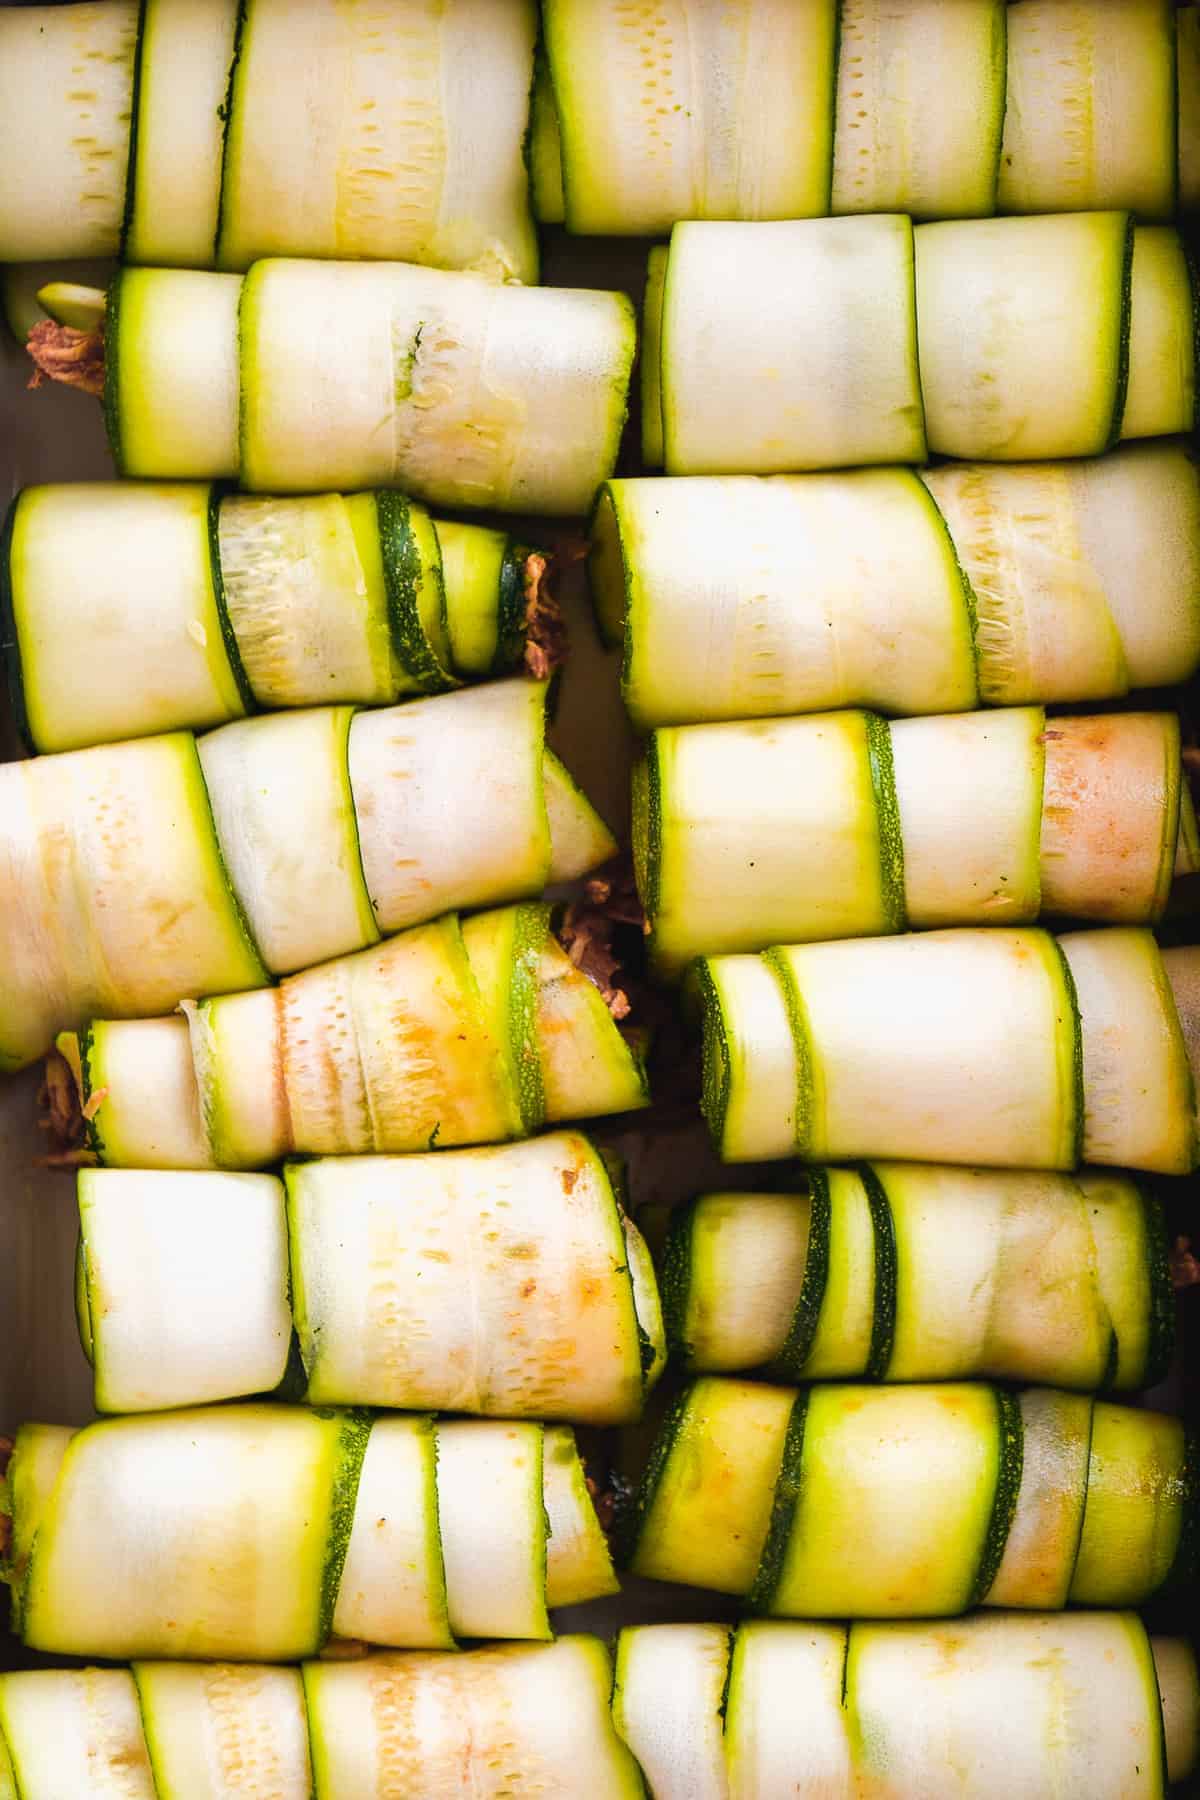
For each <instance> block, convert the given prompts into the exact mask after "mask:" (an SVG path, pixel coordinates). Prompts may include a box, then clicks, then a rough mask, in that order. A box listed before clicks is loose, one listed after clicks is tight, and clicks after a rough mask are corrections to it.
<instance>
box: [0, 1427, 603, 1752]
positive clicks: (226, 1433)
mask: <svg viewBox="0 0 1200 1800" xmlns="http://www.w3.org/2000/svg"><path fill="white" fill-rule="evenodd" d="M45 1437H46V1428H44V1427H38V1426H26V1427H23V1428H22V1429H21V1430H20V1431H19V1432H18V1434H17V1438H16V1447H15V1449H14V1451H13V1454H12V1460H11V1462H10V1465H9V1475H8V1486H7V1490H6V1496H7V1497H6V1503H5V1510H6V1512H7V1514H8V1516H9V1518H10V1519H11V1522H12V1551H11V1555H10V1557H9V1559H8V1561H7V1563H6V1565H5V1572H4V1578H5V1580H6V1581H8V1583H9V1584H10V1586H11V1589H12V1604H13V1624H14V1628H15V1629H17V1630H18V1631H19V1632H20V1634H21V1636H22V1638H23V1640H24V1642H25V1643H26V1644H27V1645H28V1646H29V1647H30V1648H31V1649H34V1648H40V1649H43V1650H49V1651H53V1652H55V1653H59V1654H65V1655H82V1656H100V1657H105V1658H109V1659H111V1658H121V1657H133V1656H150V1657H161V1656H169V1657H182V1658H216V1659H219V1658H223V1657H224V1658H229V1657H236V1658H241V1657H246V1658H251V1659H253V1658H262V1659H264V1660H269V1659H278V1660H280V1661H288V1660H295V1659H296V1658H298V1657H301V1656H310V1655H313V1654H315V1653H316V1652H317V1651H319V1650H320V1649H322V1648H323V1647H324V1646H325V1645H326V1644H327V1643H329V1642H330V1641H331V1640H332V1639H356V1640H366V1641H369V1642H374V1643H382V1644H394V1645H400V1646H404V1647H409V1646H412V1647H430V1648H449V1647H452V1646H453V1645H454V1643H455V1642H456V1640H457V1639H459V1638H476V1637H513V1638H548V1637H549V1636H550V1635H551V1630H550V1622H549V1618H548V1613H547V1608H548V1607H551V1606H554V1605H557V1604H559V1603H560V1597H572V1598H588V1599H590V1598H594V1597H596V1596H597V1595H600V1594H606V1593H610V1592H612V1591H613V1590H614V1588H615V1585H616V1584H615V1579H614V1576H613V1572H612V1564H611V1561H610V1560H609V1558H608V1555H607V1549H606V1545H605V1539H604V1535H603V1532H602V1531H601V1528H600V1524H599V1521H598V1519H597V1517H596V1514H595V1511H594V1509H593V1508H592V1504H591V1500H590V1498H589V1495H588V1490H587V1487H586V1483H585V1481H584V1478H583V1474H582V1471H581V1469H580V1468H579V1466H578V1457H577V1453H576V1451H575V1449H574V1442H573V1439H572V1438H571V1435H570V1433H569V1432H567V1431H566V1430H565V1428H555V1430H554V1431H549V1430H547V1429H546V1428H544V1427H543V1426H542V1425H540V1424H535V1423H532V1422H523V1421H513V1420H478V1419H458V1420H449V1421H438V1420H433V1419H431V1418H430V1417H428V1415H424V1414H419V1413H384V1414H378V1415H374V1414H371V1413H367V1412H359V1411H353V1412H352V1411H345V1410H341V1409H338V1408H331V1407H324V1408H320V1409H317V1410H312V1411H310V1410H307V1409H303V1408H299V1407H288V1406H280V1405H268V1404H264V1403H256V1404H249V1405H242V1406H225V1407H208V1408H194V1409H192V1410H191V1411H188V1412H159V1413H152V1414H147V1415H144V1416H141V1417H124V1418H118V1419H107V1420H103V1421H101V1422H100V1423H98V1424H93V1425H88V1426H85V1427H84V1428H83V1429H82V1430H81V1431H78V1432H75V1433H71V1432H69V1431H63V1432H59V1433H57V1434H56V1435H55V1436H54V1439H53V1442H52V1444H50V1445H49V1447H46V1446H45V1445H44V1439H45ZM551 1520H556V1521H557V1522H558V1523H557V1525H556V1527H555V1531H554V1535H553V1536H551V1524H550V1521H551ZM5 1729H6V1730H7V1728H6V1727H5Z"/></svg>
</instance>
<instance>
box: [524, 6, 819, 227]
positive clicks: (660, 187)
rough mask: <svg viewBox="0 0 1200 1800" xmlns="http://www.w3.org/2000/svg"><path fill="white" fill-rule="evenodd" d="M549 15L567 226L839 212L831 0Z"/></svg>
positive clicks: (573, 10)
mask: <svg viewBox="0 0 1200 1800" xmlns="http://www.w3.org/2000/svg"><path fill="white" fill-rule="evenodd" d="M544 13H545V33H546V50H547V54H548V58H549V65H550V74H551V77H552V81H553V91H554V99H555V101H556V102H557V111H558V122H559V130H560V133H561V143H562V180H563V192H564V210H565V216H566V222H567V228H568V230H571V231H581V232H601V233H612V232H616V233H626V234H627V233H643V234H644V233H654V232H660V231H669V230H670V228H671V226H672V225H673V224H674V223H675V221H676V220H677V219H744V218H754V219H796V218H805V217H809V216H811V215H813V214H817V213H823V212H826V211H827V210H828V207H829V186H830V168H831V163H832V157H833V142H832V140H833V107H834V95H835V87H836V80H837V72H836V65H837V8H836V6H835V5H834V4H833V0H810V3H809V4H806V5H803V6H794V5H789V4H787V3H786V0H765V3H764V0H757V3H756V0H738V3H737V4H735V5H732V6H719V7H713V6H709V5H706V4H704V0H667V3H666V4H665V5H659V6H656V7H645V6H634V7H616V8H614V7H612V6H609V5H607V4H606V0H549V3H548V4H547V5H546V7H545V8H544ZM599 69H602V70H603V78H602V79H599V80H598V79H597V71H598V70H599Z"/></svg>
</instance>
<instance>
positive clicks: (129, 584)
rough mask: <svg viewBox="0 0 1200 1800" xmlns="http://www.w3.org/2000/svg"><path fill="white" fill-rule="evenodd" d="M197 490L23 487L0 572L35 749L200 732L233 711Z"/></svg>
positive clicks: (232, 670)
mask: <svg viewBox="0 0 1200 1800" xmlns="http://www.w3.org/2000/svg"><path fill="white" fill-rule="evenodd" d="M209 507H210V500H209V490H208V489H207V487H203V486H199V485H195V486H179V487H165V486H150V485H145V486H136V487H135V486H124V485H122V486H117V485H115V484H113V483H72V484H71V485H70V486H69V487H68V486H57V487H44V488H26V489H25V490H24V492H23V493H22V494H21V496H20V498H19V499H18V500H17V502H16V506H15V511H14V514H13V520H12V525H11V528H10V535H9V537H8V544H7V554H8V569H7V581H8V588H9V595H10V603H11V607H12V620H13V626H14V634H15V639H16V642H15V646H14V650H13V652H12V653H11V654H14V655H15V657H16V659H17V670H18V675H17V679H18V681H19V687H20V693H21V696H22V699H23V713H24V723H25V726H26V729H27V731H28V735H29V738H30V740H31V742H32V744H33V747H34V749H35V750H38V751H43V752H44V751H53V750H74V749H78V748H81V747H83V746H85V745H88V744H96V743H103V742H106V741H112V740H113V739H118V738H129V737H140V736H144V735H149V734H151V733H154V732H158V731H169V730H171V729H172V728H173V727H175V726H177V725H179V724H186V725H194V726H196V727H197V728H203V727H204V726H208V725H220V724H222V723H224V721H225V720H227V719H233V718H238V717H240V715H241V714H242V713H243V712H244V711H245V710H246V706H245V701H244V699H243V695H242V691H241V685H240V682H239V680H238V671H237V667H236V665H235V663H234V661H233V659H232V658H231V656H230V653H229V649H228V646H227V644H226V639H225V622H224V619H223V616H222V610H221V602H220V596H219V592H218V590H217V588H216V585H215V583H214V579H213V568H212V562H211V557H210V546H209Z"/></svg>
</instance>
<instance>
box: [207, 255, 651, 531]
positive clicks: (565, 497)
mask: <svg viewBox="0 0 1200 1800" xmlns="http://www.w3.org/2000/svg"><path fill="white" fill-rule="evenodd" d="M634 338H635V326H634V320H633V314H632V308H631V306H630V304H629V302H628V300H626V299H625V298H624V296H622V295H617V294H607V293H598V292H592V291H586V290H583V289H570V290H567V289H564V288H526V287H520V286H515V285H511V286H503V285H500V284H497V283H495V282H492V281H487V280H485V279H484V278H483V277H481V276H476V275H467V274H448V273H446V272H444V271H441V270H431V269H421V268H417V267H409V266H406V265H403V264H388V265H384V264H380V265H376V266H374V267H365V266H362V265H359V264H349V263H303V262H288V261H268V262H261V263H257V264H255V266H254V268H253V269H252V271H251V272H250V274H249V275H248V276H247V277H246V280H245V290H244V293H243V296H242V302H241V311H240V368H241V395H242V398H241V440H240V467H241V480H242V485H243V486H244V487H246V488H249V489H252V490H256V491H259V492H272V491H278V492H281V493H293V492H303V491H306V490H312V489H321V488H328V487H347V488H358V487H375V486H379V487H397V486H399V487H403V488H405V489H407V491H408V492H410V493H412V494H414V495H415V496H416V497H417V498H418V499H421V500H426V501H431V502H436V503H438V504H441V505H444V506H465V507H480V506H488V507H494V508H498V509H499V510H501V511H535V512H545V513H578V512H584V511H586V509H587V507H588V506H589V505H590V504H591V500H592V496H593V494H594V493H595V491H596V488H597V487H598V486H599V484H600V483H601V482H602V481H603V480H605V478H606V477H607V476H608V475H610V474H611V473H612V467H613V463H614V461H615V459H616V454H617V444H618V440H619V438H620V435H621V428H622V425H623V423H624V417H625V397H626V390H627V387H628V383H629V376H630V369H631V366H632V361H633V349H634Z"/></svg>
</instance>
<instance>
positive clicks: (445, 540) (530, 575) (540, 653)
mask: <svg viewBox="0 0 1200 1800" xmlns="http://www.w3.org/2000/svg"><path fill="white" fill-rule="evenodd" d="M0 544H2V548H0V562H2V565H3V566H2V567H0V604H2V605H3V606H4V607H5V608H6V610H7V615H8V617H9V619H10V621H11V623H10V628H9V631H8V633H7V638H8V641H7V642H6V646H5V648H6V652H7V657H8V663H9V685H10V689H11V691H12V696H13V701H14V706H15V708H16V711H17V716H18V720H19V722H20V723H21V724H22V726H23V728H24V731H25V735H26V737H27V738H28V740H29V742H30V743H31V745H32V746H33V748H34V749H36V750H39V751H54V750H72V749H78V748H83V747H84V746H86V745H89V744H96V743H107V742H112V741H113V740H115V739H122V738H127V737H141V736H145V735H148V734H150V733H153V732H159V731H170V730H175V729H178V728H180V727H184V726H190V727H192V728H194V729H197V730H202V729H204V728H206V727H208V726H213V725H219V724H222V723H223V722H225V721H226V720H229V719H233V718H238V717H240V716H241V715H242V714H243V713H244V712H246V711H248V710H251V709H252V708H253V707H254V706H255V705H256V704H257V705H259V706H262V707H267V708H278V707H295V706H312V705H323V704H326V703H328V702H331V701H332V702H338V701H341V702H346V701H353V702H356V703H358V704H362V705H389V704H391V703H392V702H394V701H396V700H399V699H401V698H405V697H407V696H409V695H415V694H420V693H440V692H442V691H444V690H445V689H448V688H451V687H455V686H457V685H458V682H459V681H460V680H480V679H482V678H484V677H487V676H491V675H495V674H503V673H506V672H508V671H509V670H512V669H516V668H519V667H520V666H521V665H522V664H524V665H525V666H526V667H527V668H531V667H533V666H534V665H535V664H536V665H537V666H538V668H539V670H540V671H541V672H543V673H548V672H549V669H550V667H552V666H553V661H554V657H555V655H556V654H557V651H556V646H555V645H554V643H553V642H552V641H548V642H546V643H543V642H542V639H543V638H544V637H545V633H544V631H543V629H542V621H543V619H544V618H546V617H548V618H549V619H550V621H551V623H552V625H553V624H555V623H556V613H555V610H554V602H553V601H552V600H549V601H548V600H547V599H546V595H545V593H544V580H545V571H546V559H545V557H544V556H542V555H541V553H540V552H537V551H534V550H531V549H529V548H527V547H526V546H524V545H521V544H518V543H515V542H514V541H513V539H512V538H511V536H510V535H509V534H508V533H507V532H503V531H494V530H490V529H489V528H487V527H485V526H481V525H466V524H459V523H455V522H450V521H438V522H436V523H435V522H434V521H433V520H432V519H431V518H430V517H429V515H428V513H427V512H426V511H425V508H424V507H422V506H420V505H418V504H417V503H416V502H415V501H410V500H407V499H406V498H404V496H402V495H400V494H395V493H386V494H385V493H376V494H371V493H368V494H351V495H342V494H321V495H313V496H311V497H310V496H291V497H289V498H286V499H275V498H268V497H266V496H248V495H246V496H243V495H236V494H225V495H222V494H220V493H219V492H217V491H216V490H215V489H214V488H211V487H209V486H205V485H201V484H199V483H178V484H165V483H156V484H152V483H144V484H139V485H138V486H129V485H128V484H126V483H116V482H80V483H76V484H72V485H69V486H68V485H61V486H49V487H35V488H26V489H24V490H23V491H22V492H21V493H20V494H19V495H18V496H17V498H16V500H15V501H14V503H13V509H12V513H11V515H10V520H9V524H8V528H7V534H6V535H5V537H4V538H3V540H0ZM547 608H549V613H548V614H547ZM543 665H545V666H544V667H543Z"/></svg>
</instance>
